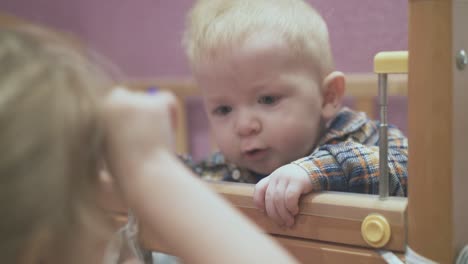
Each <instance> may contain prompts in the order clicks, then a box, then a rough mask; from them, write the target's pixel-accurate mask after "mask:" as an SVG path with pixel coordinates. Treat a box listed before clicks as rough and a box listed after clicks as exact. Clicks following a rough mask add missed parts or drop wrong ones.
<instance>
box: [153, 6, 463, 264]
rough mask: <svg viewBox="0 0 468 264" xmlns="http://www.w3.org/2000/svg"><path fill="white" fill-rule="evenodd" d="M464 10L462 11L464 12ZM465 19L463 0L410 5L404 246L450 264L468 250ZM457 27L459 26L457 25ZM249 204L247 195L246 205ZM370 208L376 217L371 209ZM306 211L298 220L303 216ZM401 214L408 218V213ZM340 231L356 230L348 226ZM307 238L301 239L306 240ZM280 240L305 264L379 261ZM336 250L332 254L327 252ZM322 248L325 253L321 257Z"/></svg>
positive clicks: (233, 196)
mask: <svg viewBox="0 0 468 264" xmlns="http://www.w3.org/2000/svg"><path fill="white" fill-rule="evenodd" d="M460 10H464V13H462V11H460ZM466 12H468V4H467V1H466V0H455V1H449V0H425V1H420V0H410V1H409V15H410V19H409V22H410V24H409V32H410V34H409V44H410V45H409V54H410V60H409V84H408V87H409V89H408V90H409V92H408V97H409V131H410V133H409V145H410V148H409V149H410V152H409V160H410V163H409V175H410V176H409V190H408V193H409V199H408V201H409V202H408V222H407V230H408V241H407V246H408V247H410V248H411V249H412V251H413V252H416V253H417V254H419V255H420V256H423V257H425V258H427V259H430V260H433V261H435V262H438V263H453V262H454V261H455V259H456V257H457V254H458V252H459V250H460V249H461V247H462V246H463V245H466V244H467V243H468V231H467V230H468V229H467V228H466V227H465V226H464V225H466V223H468V210H466V209H465V208H464V207H466V204H467V202H468V195H467V192H466V190H464V189H463V188H466V186H468V180H467V178H468V177H466V173H467V171H468V165H467V164H468V155H467V154H466V152H467V149H468V142H467V140H466V137H463V136H462V134H466V131H467V130H468V121H467V118H466V116H467V115H468V111H467V107H466V106H465V104H466V102H468V92H467V91H466V90H467V89H466V87H462V86H463V85H465V86H466V83H468V80H467V79H468V78H467V73H466V70H465V72H464V73H460V72H458V71H457V70H455V69H454V66H453V65H454V60H453V54H454V49H455V48H456V47H455V46H454V44H455V45H459V46H460V45H463V47H464V48H465V49H466V47H467V44H468V41H467V40H466V39H467V36H466V33H463V32H462V31H461V30H460V27H461V26H458V27H457V26H456V25H461V24H462V23H465V24H466V19H467V18H466V16H465V14H466ZM461 20H463V22H462V21H461ZM453 21H455V22H456V23H455V26H454V25H453V24H452V23H453ZM457 28H458V31H457ZM452 30H456V31H455V32H456V33H457V34H460V36H458V37H457V35H455V36H454V33H453V32H454V31H452ZM465 32H466V31H465ZM461 38H462V39H461ZM454 40H455V41H454ZM216 188H217V187H215V189H216ZM217 191H218V192H220V193H221V194H223V195H225V196H226V197H227V198H228V199H229V200H230V201H231V202H232V203H233V204H234V205H235V206H237V207H238V208H239V209H240V210H241V211H243V212H244V213H246V214H247V215H248V216H249V217H251V218H252V219H253V220H254V221H256V222H257V223H261V225H262V228H264V230H266V231H268V232H271V233H275V231H276V230H274V229H271V226H269V224H268V223H267V222H265V221H266V220H265V219H263V218H262V216H259V215H258V213H255V212H250V213H249V212H248V211H249V210H250V209H246V208H248V207H243V203H244V202H245V201H244V199H245V196H243V195H245V194H239V193H236V192H234V191H233V190H231V191H229V192H227V193H223V192H224V191H225V190H224V191H223V190H219V189H217ZM244 191H245V190H244ZM337 195H338V194H337ZM312 196H314V195H312ZM315 196H317V195H315ZM249 198H251V197H249V195H248V194H247V200H248V199H249ZM330 198H331V197H330ZM368 199H369V200H371V199H374V198H373V197H369V198H368ZM317 205H318V204H317V203H314V199H313V198H309V199H305V201H304V203H303V206H304V207H305V208H308V206H311V207H314V206H317ZM368 209H369V212H371V211H373V209H374V208H371V207H369V208H368ZM303 210H304V211H301V213H304V212H305V209H303ZM399 212H400V213H401V214H402V215H404V213H405V210H404V209H402V210H401V211H399ZM344 214H345V213H344ZM321 224H322V223H318V225H321ZM343 225H345V224H343ZM269 228H270V229H269ZM313 228H321V227H320V226H315V227H313ZM343 230H348V231H349V230H352V228H346V227H343ZM296 231H297V230H296ZM302 231H304V230H301V232H298V233H299V234H305V233H306V232H302ZM280 233H282V235H287V236H288V237H283V236H281V237H277V239H278V240H279V241H280V242H281V243H283V245H285V247H286V248H288V249H289V250H290V251H291V252H292V253H293V254H295V255H296V256H297V258H298V259H299V260H302V261H304V262H308V260H317V259H319V260H322V261H323V262H322V261H320V263H342V262H346V263H355V262H356V263H357V262H366V263H379V262H382V259H381V258H379V257H376V255H375V253H374V254H372V253H370V254H369V255H366V253H364V254H363V255H360V256H359V257H357V258H355V259H353V258H347V257H346V258H343V256H344V255H346V253H345V252H354V253H356V254H358V253H359V252H362V250H364V251H365V250H366V249H362V248H356V247H351V246H349V247H347V246H343V244H339V245H336V244H333V245H332V244H330V243H329V242H324V241H322V242H317V241H311V240H308V239H306V238H301V239H293V237H294V235H293V233H294V231H287V232H286V231H285V232H280ZM296 234H297V233H296ZM341 234H346V232H342V233H341ZM144 241H145V242H146V245H149V246H150V247H152V246H154V248H156V249H157V248H158V247H157V245H153V244H152V243H151V240H148V239H144ZM333 242H343V241H333ZM405 244H406V242H405ZM332 246H333V247H335V250H330V251H326V250H323V249H324V248H329V247H332ZM317 248H320V249H322V250H318V251H317ZM317 252H320V253H317ZM366 252H367V251H366ZM369 252H374V251H369ZM314 254H318V255H314ZM340 256H341V257H340Z"/></svg>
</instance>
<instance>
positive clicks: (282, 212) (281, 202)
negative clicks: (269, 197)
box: [273, 180, 294, 227]
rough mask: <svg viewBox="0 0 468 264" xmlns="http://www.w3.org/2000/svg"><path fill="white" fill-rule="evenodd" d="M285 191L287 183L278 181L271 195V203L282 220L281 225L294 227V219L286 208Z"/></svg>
mask: <svg viewBox="0 0 468 264" xmlns="http://www.w3.org/2000/svg"><path fill="white" fill-rule="evenodd" d="M286 190H287V182H286V181H284V180H280V181H278V183H277V184H276V188H275V190H274V194H273V202H274V204H275V208H276V212H277V213H278V214H279V216H280V218H281V220H282V223H281V224H284V225H286V226H288V227H291V226H292V225H294V217H293V215H292V214H291V213H290V212H289V210H288V209H287V207H286V196H285V195H286Z"/></svg>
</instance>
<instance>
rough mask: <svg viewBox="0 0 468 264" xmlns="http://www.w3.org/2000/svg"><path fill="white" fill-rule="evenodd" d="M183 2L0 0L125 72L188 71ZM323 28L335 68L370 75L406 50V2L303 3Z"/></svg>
mask: <svg viewBox="0 0 468 264" xmlns="http://www.w3.org/2000/svg"><path fill="white" fill-rule="evenodd" d="M193 2H194V1H193V0H192V1H190V0H166V1H155V0H138V1H130V0H127V1H125V0H123V1H115V0H113V1H111V0H99V1H96V0H79V1H74V0H34V1H30V0H0V10H2V11H6V12H11V13H12V14H15V15H18V16H22V17H25V18H29V19H33V20H36V21H39V22H42V23H44V24H47V25H51V26H53V27H57V28H60V29H64V30H69V31H72V32H74V33H76V34H78V35H79V36H81V37H82V38H83V39H84V40H85V41H86V42H88V43H89V44H91V45H92V46H93V47H94V48H95V49H97V50H98V51H99V52H100V53H102V54H104V55H105V56H107V57H109V58H110V59H111V60H112V61H113V62H114V63H115V64H117V65H118V66H119V67H120V68H121V69H122V70H123V72H124V73H126V74H127V75H128V76H130V77H135V78H137V77H161V76H163V77H175V76H187V75H189V74H190V73H189V69H188V67H187V62H186V60H185V58H184V54H183V51H182V47H181V45H180V39H181V36H182V30H183V27H184V24H185V13H186V12H187V11H188V10H189V8H190V6H191V4H192V3H193ZM309 2H310V3H312V4H313V5H314V6H315V7H316V8H317V9H318V10H319V11H320V12H321V13H322V15H323V16H324V18H325V20H326V21H327V22H328V24H329V27H330V32H331V33H330V35H331V41H332V47H333V52H334V54H335V61H336V65H337V68H338V69H340V70H342V71H345V72H369V71H371V70H372V58H373V56H374V54H375V53H376V52H378V51H381V50H398V49H407V0H392V1H384V0H346V1H343V0H309Z"/></svg>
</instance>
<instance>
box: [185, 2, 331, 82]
mask: <svg viewBox="0 0 468 264" xmlns="http://www.w3.org/2000/svg"><path fill="white" fill-rule="evenodd" d="M259 33H269V34H275V35H277V36H278V37H279V38H282V39H283V40H285V41H286V42H287V43H288V45H289V47H290V48H291V51H292V54H294V55H296V56H298V57H299V58H306V59H308V60H310V61H311V62H312V63H313V64H315V66H316V68H318V71H319V72H318V73H319V76H322V78H324V77H325V76H327V75H328V74H329V73H330V72H332V71H333V68H334V65H333V58H332V53H331V48H330V44H329V36H328V29H327V25H326V23H325V21H324V20H323V18H322V17H321V16H320V14H319V13H318V12H317V11H316V10H315V9H313V8H312V7H311V6H310V5H308V4H307V3H305V2H304V1H302V0H198V1H197V3H196V4H195V5H194V7H193V8H192V10H191V12H190V13H189V15H188V18H187V28H186V31H185V34H184V39H183V45H184V47H185V51H186V54H187V56H188V58H189V61H190V63H191V64H192V67H193V68H195V69H196V67H197V65H198V63H200V61H202V60H205V59H216V58H217V56H219V55H218V54H217V52H218V51H219V50H220V48H226V47H228V48H231V49H235V48H236V47H238V46H239V45H241V44H242V42H243V41H245V40H246V39H247V38H248V37H251V36H253V35H255V34H259Z"/></svg>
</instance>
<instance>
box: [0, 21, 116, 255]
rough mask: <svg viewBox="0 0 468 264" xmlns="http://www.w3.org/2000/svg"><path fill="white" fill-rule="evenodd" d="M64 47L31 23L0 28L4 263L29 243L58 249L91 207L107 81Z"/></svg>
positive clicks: (25, 249) (0, 177) (0, 227)
mask: <svg viewBox="0 0 468 264" xmlns="http://www.w3.org/2000/svg"><path fill="white" fill-rule="evenodd" d="M72 46H73V45H72V44H71V43H69V42H68V41H67V40H65V39H63V38H61V37H59V36H57V35H56V34H54V33H51V32H49V31H47V30H45V29H39V28H37V27H32V26H23V27H21V28H18V27H11V28H5V27H3V28H0V126H1V129H0V148H1V150H2V155H0V210H1V211H2V217H1V219H0V234H1V236H2V237H1V238H0V258H1V259H2V262H3V261H5V263H17V262H20V261H21V260H20V258H21V256H22V255H24V254H25V252H28V251H31V250H32V251H37V252H41V251H43V250H50V248H51V247H55V248H54V249H56V250H57V251H58V252H59V251H60V250H62V249H61V248H60V245H63V244H66V243H68V242H69V241H70V240H72V239H73V238H72V237H71V236H73V230H76V229H77V226H78V225H80V224H81V223H80V222H81V219H83V211H94V208H93V206H92V204H93V203H95V202H96V201H95V194H96V193H95V190H94V188H95V187H96V180H97V174H98V167H99V165H98V160H99V158H100V155H101V153H100V152H101V150H100V148H101V145H102V133H101V132H100V131H101V129H100V127H99V120H98V119H99V118H98V113H99V109H98V108H99V107H98V100H99V97H100V96H102V94H103V93H104V90H105V89H106V87H109V85H110V80H109V79H107V78H106V77H105V75H104V74H103V72H102V71H101V70H100V69H99V68H98V67H96V66H95V65H93V64H92V63H90V62H89V61H88V60H87V58H85V56H84V55H83V54H84V53H83V52H80V51H77V50H76V49H75V48H74V47H72ZM91 208H93V209H91ZM31 241H34V242H31ZM38 247H39V248H38ZM37 252H36V253H37ZM41 253H43V252H41ZM23 260H24V259H23ZM34 262H37V259H36V260H34Z"/></svg>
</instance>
